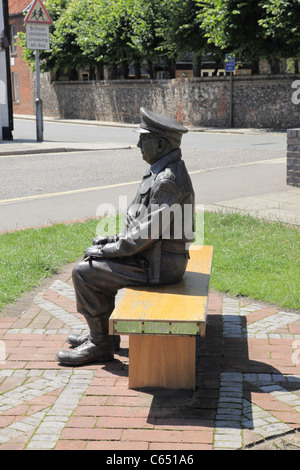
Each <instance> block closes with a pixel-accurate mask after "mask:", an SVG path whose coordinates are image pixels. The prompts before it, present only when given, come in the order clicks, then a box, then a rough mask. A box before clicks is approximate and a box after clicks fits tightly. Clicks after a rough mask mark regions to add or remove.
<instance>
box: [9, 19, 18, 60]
mask: <svg viewBox="0 0 300 470" xmlns="http://www.w3.org/2000/svg"><path fill="white" fill-rule="evenodd" d="M10 34H11V54H16V53H17V48H16V39H15V38H16V28H15V25H14V24H12V25H11V26H10Z"/></svg>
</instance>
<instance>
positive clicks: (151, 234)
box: [56, 108, 194, 366]
mask: <svg viewBox="0 0 300 470" xmlns="http://www.w3.org/2000/svg"><path fill="white" fill-rule="evenodd" d="M135 131H137V132H138V133H139V141H138V147H139V148H140V150H141V153H142V157H143V159H144V160H145V161H146V162H147V163H148V164H149V165H150V166H149V171H148V172H147V173H146V174H145V175H144V177H143V179H142V181H141V184H140V186H139V189H138V191H137V194H136V197H135V199H134V200H133V202H132V204H130V206H129V207H128V209H127V214H126V218H125V221H124V229H123V231H122V233H120V234H116V235H114V236H108V237H103V236H101V237H96V238H94V240H93V245H92V246H90V247H89V248H87V249H86V250H85V253H84V259H83V260H82V261H80V262H79V263H78V264H77V265H76V266H75V268H74V270H73V274H72V275H73V284H74V289H75V294H76V303H77V310H78V312H80V313H81V314H82V315H83V316H84V318H85V319H86V321H87V324H88V327H89V335H88V336H74V335H71V336H69V338H68V342H69V343H70V344H72V345H73V346H75V348H74V349H70V350H69V351H59V352H58V353H57V356H56V357H57V360H58V361H59V362H60V363H61V364H64V365H70V366H78V365H83V364H88V363H92V362H107V361H111V360H113V358H114V350H115V348H117V347H118V344H119V339H120V338H118V337H116V338H113V337H112V336H110V335H109V332H108V321H109V317H110V315H111V314H112V312H113V310H114V306H115V297H116V294H117V292H118V290H119V289H122V288H124V287H127V286H145V285H151V284H153V285H155V284H173V283H177V282H179V281H180V279H181V278H182V276H183V274H184V272H185V269H186V266H187V261H188V256H189V254H188V253H189V252H188V245H189V243H191V242H192V241H193V237H194V224H193V219H194V191H193V187H192V183H191V179H190V177H189V174H188V172H187V169H186V166H185V163H184V161H183V160H182V158H181V149H180V145H181V138H182V135H183V134H185V133H186V132H187V129H186V128H185V127H183V126H182V125H181V124H179V123H178V122H177V121H175V120H174V119H171V118H169V117H168V116H164V115H161V114H157V113H154V112H152V111H149V110H147V109H144V108H141V123H140V126H139V127H138V128H137V129H135ZM186 208H188V209H189V210H186Z"/></svg>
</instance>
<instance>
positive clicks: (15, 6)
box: [8, 0, 31, 15]
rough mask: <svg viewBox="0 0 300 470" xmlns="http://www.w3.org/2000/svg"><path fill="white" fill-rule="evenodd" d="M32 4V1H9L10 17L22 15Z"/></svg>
mask: <svg viewBox="0 0 300 470" xmlns="http://www.w3.org/2000/svg"><path fill="white" fill-rule="evenodd" d="M30 3H31V0H8V12H9V15H16V14H17V13H22V11H24V10H25V8H27V7H28V6H29V5H30Z"/></svg>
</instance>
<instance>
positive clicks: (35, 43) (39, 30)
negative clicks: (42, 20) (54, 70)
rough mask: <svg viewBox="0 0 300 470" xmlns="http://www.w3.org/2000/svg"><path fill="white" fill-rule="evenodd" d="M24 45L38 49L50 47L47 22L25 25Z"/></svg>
mask: <svg viewBox="0 0 300 470" xmlns="http://www.w3.org/2000/svg"><path fill="white" fill-rule="evenodd" d="M26 47H27V49H35V50H39V51H47V50H49V49H50V37H49V26H48V25H47V24H27V25H26Z"/></svg>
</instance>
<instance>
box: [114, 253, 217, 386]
mask: <svg viewBox="0 0 300 470" xmlns="http://www.w3.org/2000/svg"><path fill="white" fill-rule="evenodd" d="M212 255H213V247H212V246H198V245H192V246H191V247H190V259H189V262H188V266H187V271H186V273H185V274H184V277H183V279H182V280H181V281H180V282H179V283H178V284H172V285H167V286H151V287H148V286H147V287H137V288H135V287H130V288H126V289H125V290H124V293H123V295H122V297H121V299H120V301H119V303H118V305H117V307H116V309H115V310H114V312H113V313H112V315H111V317H110V320H109V328H110V334H118V335H123V334H125V335H129V388H145V387H150V388H168V389H192V390H193V389H195V379H196V336H205V327H206V315H207V301H208V291H209V279H210V271H211V264H212Z"/></svg>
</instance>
